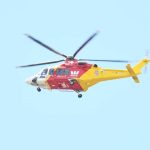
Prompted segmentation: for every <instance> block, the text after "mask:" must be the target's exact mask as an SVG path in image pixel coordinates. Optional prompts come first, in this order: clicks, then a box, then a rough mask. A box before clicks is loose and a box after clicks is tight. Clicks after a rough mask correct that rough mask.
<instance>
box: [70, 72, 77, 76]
mask: <svg viewBox="0 0 150 150" xmlns="http://www.w3.org/2000/svg"><path fill="white" fill-rule="evenodd" d="M78 75H79V71H71V76H78Z"/></svg>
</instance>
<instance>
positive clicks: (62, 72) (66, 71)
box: [56, 69, 70, 76]
mask: <svg viewBox="0 0 150 150" xmlns="http://www.w3.org/2000/svg"><path fill="white" fill-rule="evenodd" d="M69 73H70V70H69V69H57V71H56V75H59V76H61V75H69Z"/></svg>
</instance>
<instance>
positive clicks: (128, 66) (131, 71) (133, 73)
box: [126, 64, 140, 83]
mask: <svg viewBox="0 0 150 150" xmlns="http://www.w3.org/2000/svg"><path fill="white" fill-rule="evenodd" d="M126 68H127V70H128V72H129V73H130V75H131V77H132V79H133V80H134V81H135V82H136V83H140V81H139V79H138V77H137V75H136V73H135V72H134V70H133V69H132V67H131V65H130V64H128V65H127V66H126Z"/></svg>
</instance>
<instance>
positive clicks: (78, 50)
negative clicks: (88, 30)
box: [73, 31, 99, 58]
mask: <svg viewBox="0 0 150 150" xmlns="http://www.w3.org/2000/svg"><path fill="white" fill-rule="evenodd" d="M98 33H99V31H97V32H95V33H94V34H92V35H91V36H90V37H89V38H88V39H87V40H86V41H85V42H84V43H83V44H82V45H81V46H80V47H79V48H78V49H77V50H76V52H75V53H74V54H73V58H75V57H76V55H77V54H78V53H79V52H80V51H81V49H82V48H83V47H84V46H85V45H86V44H87V43H89V42H90V41H91V40H92V39H93V38H94V37H95V36H96V35H97V34H98Z"/></svg>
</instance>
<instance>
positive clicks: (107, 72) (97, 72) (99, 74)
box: [76, 58, 150, 91]
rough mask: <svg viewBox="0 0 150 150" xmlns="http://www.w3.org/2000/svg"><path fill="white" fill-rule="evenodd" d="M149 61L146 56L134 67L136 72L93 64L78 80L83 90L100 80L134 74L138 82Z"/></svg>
mask: <svg viewBox="0 0 150 150" xmlns="http://www.w3.org/2000/svg"><path fill="white" fill-rule="evenodd" d="M149 62H150V60H149V59H146V58H145V59H143V60H141V61H140V62H139V63H138V64H137V65H135V66H134V67H133V69H132V71H133V72H134V73H133V72H132V73H131V70H130V71H129V70H113V69H103V68H100V67H94V66H92V67H91V68H90V69H89V70H88V71H87V72H86V73H84V74H83V75H82V76H81V77H80V78H78V79H76V80H77V81H78V83H79V84H80V85H81V87H82V88H83V91H86V90H88V88H89V87H91V86H93V85H95V84H96V83H98V82H101V81H107V80H114V79H120V78H127V77H133V76H134V80H137V82H138V79H137V78H136V76H137V75H139V74H141V70H142V68H143V67H144V66H145V65H147V64H148V63H149ZM130 69H131V68H130ZM133 74H134V75H133Z"/></svg>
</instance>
